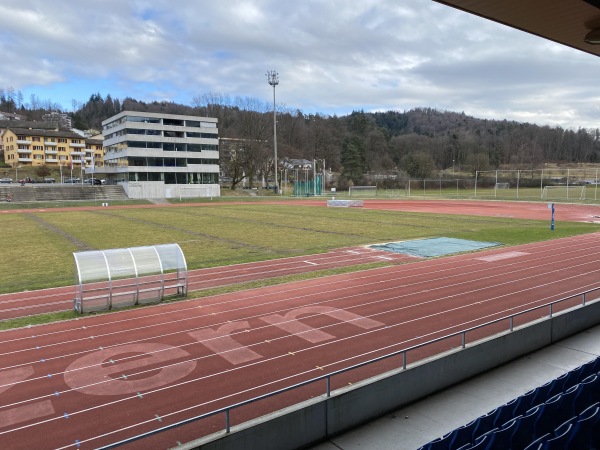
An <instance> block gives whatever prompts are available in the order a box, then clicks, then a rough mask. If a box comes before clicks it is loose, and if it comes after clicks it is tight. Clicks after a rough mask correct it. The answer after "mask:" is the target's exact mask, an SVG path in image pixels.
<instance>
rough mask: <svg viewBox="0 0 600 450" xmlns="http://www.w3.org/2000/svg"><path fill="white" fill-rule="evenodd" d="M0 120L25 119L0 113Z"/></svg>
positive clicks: (17, 115)
mask: <svg viewBox="0 0 600 450" xmlns="http://www.w3.org/2000/svg"><path fill="white" fill-rule="evenodd" d="M0 120H25V117H23V116H21V115H19V114H14V113H9V112H2V111H0Z"/></svg>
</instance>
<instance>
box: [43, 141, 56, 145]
mask: <svg viewBox="0 0 600 450" xmlns="http://www.w3.org/2000/svg"><path fill="white" fill-rule="evenodd" d="M44 145H45V146H48V145H52V146H56V145H58V144H57V142H56V141H44Z"/></svg>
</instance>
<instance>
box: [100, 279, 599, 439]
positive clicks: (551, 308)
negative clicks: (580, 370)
mask: <svg viewBox="0 0 600 450" xmlns="http://www.w3.org/2000/svg"><path fill="white" fill-rule="evenodd" d="M594 292H595V293H597V295H596V296H595V297H594V298H592V299H591V300H590V299H588V298H589V295H590V294H591V293H594ZM578 297H581V300H580V302H578V303H577V304H575V305H573V306H568V307H567V310H568V309H571V308H574V307H575V306H577V307H585V305H586V304H587V303H590V302H592V301H597V300H600V286H599V287H596V288H593V289H589V290H587V291H583V292H579V293H577V294H573V295H569V296H567V297H563V298H561V299H558V300H554V301H552V302H550V303H545V304H543V305H540V306H536V307H533V308H529V309H526V310H523V311H519V312H518V313H515V314H511V315H509V316H504V317H501V318H499V319H495V320H492V321H489V322H485V323H482V324H479V325H476V326H474V327H470V328H467V329H465V330H462V331H457V332H455V333H451V334H448V335H444V336H442V337H439V338H435V339H432V340H430V341H427V342H423V343H421V344H417V345H413V346H411V347H408V348H406V349H403V350H398V351H396V352H392V353H388V354H386V355H383V356H379V357H377V358H372V359H370V360H368V361H364V362H362V363H359V364H354V365H352V366H350V367H346V368H345V369H340V370H336V371H334V372H330V373H328V374H326V375H321V376H319V377H315V378H311V379H310V380H306V381H303V382H300V383H296V384H293V385H291V386H288V387H285V388H282V389H278V390H275V391H272V392H269V393H267V394H263V395H259V396H256V397H253V398H251V399H248V400H244V401H241V402H238V403H235V404H233V405H229V406H225V407H223V408H220V409H216V410H214V411H210V412H208V413H204V414H200V415H197V416H194V417H190V418H188V419H185V420H181V421H179V422H176V423H173V424H171V425H166V426H164V427H161V428H157V429H155V430H152V431H149V432H146V433H142V434H139V435H136V436H133V437H131V438H127V439H124V440H121V441H118V442H115V443H113V444H110V445H106V446H104V447H100V448H99V450H108V449H113V448H117V447H120V446H122V445H125V444H129V443H132V442H135V441H138V440H140V439H144V438H147V437H150V436H153V435H156V434H159V433H162V432H165V431H168V430H172V429H174V428H178V427H181V426H183V425H187V424H190V423H193V422H197V421H199V420H202V419H207V418H209V417H213V416H216V415H218V414H224V416H225V417H224V427H223V429H222V430H221V431H225V432H226V433H229V432H230V431H231V413H232V411H233V410H235V409H237V408H241V407H243V406H247V405H250V404H252V403H255V402H258V401H261V400H264V399H267V398H270V397H275V396H277V395H281V394H284V393H286V392H290V391H293V390H296V389H299V388H301V387H304V386H307V385H310V384H313V383H317V382H319V381H325V385H326V387H325V391H324V392H323V394H321V395H325V397H326V398H328V397H331V392H332V390H331V379H332V378H333V377H335V376H337V375H341V374H343V373H347V372H350V371H353V370H356V369H359V368H362V367H365V366H368V365H371V364H374V363H377V362H380V361H383V360H386V359H388V358H392V357H395V356H401V357H402V370H406V368H407V355H408V353H409V352H411V351H414V350H419V349H422V348H424V347H428V346H431V345H434V344H436V343H439V342H441V341H444V340H447V339H451V338H453V337H458V336H460V338H461V348H465V347H466V345H467V333H470V332H474V331H477V330H480V329H482V328H485V327H490V326H492V325H494V324H498V323H500V322H504V321H508V329H506V330H502V331H497V332H495V333H492V334H490V335H486V336H485V337H490V336H493V335H495V334H500V333H502V332H505V331H510V332H512V331H513V328H514V320H515V318H517V317H519V316H523V315H525V314H531V313H534V312H536V311H539V310H544V309H546V310H547V311H548V312H547V314H544V315H542V316H536V318H535V319H531V320H527V321H525V322H524V323H523V324H522V325H526V324H531V323H533V322H536V321H538V320H540V319H542V318H546V317H547V318H552V317H553V315H554V314H555V308H556V305H558V304H561V303H564V302H569V301H573V300H577V298H578ZM562 311H564V310H562ZM482 338H484V337H482V336H480V337H478V338H477V339H475V340H474V341H473V342H477V341H478V340H480V339H482ZM445 351H446V350H445ZM438 354H439V353H438ZM415 362H416V361H415ZM311 398H312V399H314V398H315V397H311ZM217 431H218V430H217ZM215 432H216V431H215ZM200 437H202V436H198V438H200Z"/></svg>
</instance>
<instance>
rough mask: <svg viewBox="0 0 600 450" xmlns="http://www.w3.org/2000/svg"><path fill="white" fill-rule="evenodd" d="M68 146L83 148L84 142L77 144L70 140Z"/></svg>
mask: <svg viewBox="0 0 600 450" xmlns="http://www.w3.org/2000/svg"><path fill="white" fill-rule="evenodd" d="M69 147H73V148H85V144H84V143H81V144H77V143H75V142H71V143H69Z"/></svg>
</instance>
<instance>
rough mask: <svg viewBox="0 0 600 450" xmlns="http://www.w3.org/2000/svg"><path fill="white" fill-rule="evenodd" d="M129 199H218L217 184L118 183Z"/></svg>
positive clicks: (219, 193) (218, 190)
mask: <svg viewBox="0 0 600 450" xmlns="http://www.w3.org/2000/svg"><path fill="white" fill-rule="evenodd" d="M119 184H120V185H122V186H123V189H125V192H127V196H128V197H129V198H179V197H182V198H194V197H219V196H220V195H221V187H220V186H219V185H218V184H165V183H164V182H162V181H129V182H123V183H119Z"/></svg>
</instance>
